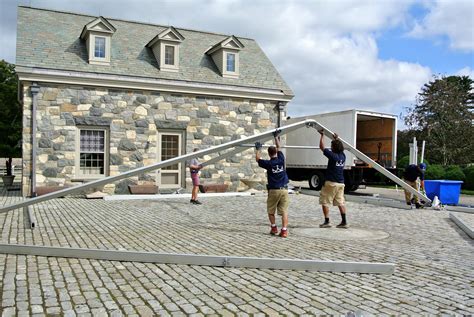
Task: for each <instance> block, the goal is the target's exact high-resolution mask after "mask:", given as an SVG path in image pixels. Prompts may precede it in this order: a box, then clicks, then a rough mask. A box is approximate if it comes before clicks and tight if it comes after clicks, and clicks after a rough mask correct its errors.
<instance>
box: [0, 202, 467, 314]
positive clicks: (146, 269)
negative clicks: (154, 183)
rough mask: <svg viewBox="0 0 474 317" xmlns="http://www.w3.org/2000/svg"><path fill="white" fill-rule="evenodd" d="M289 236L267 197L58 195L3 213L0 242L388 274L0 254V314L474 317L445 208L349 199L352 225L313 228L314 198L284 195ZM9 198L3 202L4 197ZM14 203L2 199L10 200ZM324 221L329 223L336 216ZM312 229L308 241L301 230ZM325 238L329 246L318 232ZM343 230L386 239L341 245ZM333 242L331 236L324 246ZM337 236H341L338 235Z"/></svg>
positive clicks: (463, 254) (462, 239)
mask: <svg viewBox="0 0 474 317" xmlns="http://www.w3.org/2000/svg"><path fill="white" fill-rule="evenodd" d="M290 198H291V205H290V226H289V230H290V231H289V232H290V235H289V237H288V238H287V239H282V238H278V237H272V236H270V235H268V231H269V227H268V224H267V220H266V213H265V199H266V198H265V196H264V195H261V196H258V195H257V196H251V197H225V198H222V197H221V198H203V199H202V201H203V203H204V204H203V205H201V206H197V205H191V204H189V200H159V201H136V200H134V201H120V202H117V201H103V200H86V199H81V198H62V199H55V200H52V201H49V202H44V203H42V204H40V205H37V206H34V207H33V209H34V211H35V215H36V220H37V225H38V227H37V228H35V229H34V230H30V229H25V224H24V219H23V211H20V210H15V211H11V212H8V213H4V214H0V225H1V242H2V243H18V244H33V245H45V246H63V247H81V248H99V249H110V250H136V251H154V252H167V253H190V254H210V255H228V256H255V257H273V258H298V259H318V260H344V261H370V262H390V263H395V264H396V269H395V273H394V274H393V275H375V274H355V273H345V274H343V273H319V272H305V271H289V270H268V269H267V270H259V269H239V268H216V267H204V266H201V267H200V266H189V265H164V264H158V265H157V264H150V263H138V262H116V261H98V260H86V259H66V258H54V257H39V256H38V257H37V256H14V255H3V254H2V255H0V275H1V276H2V278H1V279H0V305H1V307H0V308H1V310H2V315H3V316H14V315H15V316H23V315H34V316H44V315H65V316H75V315H78V316H90V315H94V316H96V315H97V316H100V315H104V316H105V315H112V316H122V315H127V316H128V315H136V316H152V315H164V316H168V315H172V316H184V315H193V316H202V315H224V316H231V315H239V316H246V315H262V316H263V315H305V314H306V315H322V314H325V315H327V314H346V313H348V312H350V311H351V312H355V313H363V314H364V315H392V314H406V315H420V314H458V315H472V314H474V242H473V240H472V239H470V238H469V237H468V236H467V235H466V234H465V233H464V232H463V231H461V230H460V229H459V228H458V227H457V226H456V225H455V224H454V223H453V222H452V221H451V220H449V217H448V212H446V211H432V210H400V209H394V208H387V207H381V206H373V205H368V204H358V203H348V204H347V207H348V219H349V222H350V224H351V228H352V229H348V230H344V229H336V228H331V229H319V228H317V226H318V224H319V223H320V222H321V218H322V216H321V211H320V207H319V206H318V205H317V198H316V197H312V196H307V195H291V196H290ZM7 199H8V202H6V200H7ZM13 200H14V198H12V197H9V198H5V199H4V200H3V204H5V203H7V204H8V203H11V202H12V201H13ZM331 212H332V214H331V215H332V221H333V223H335V224H336V223H338V221H339V216H338V215H337V213H336V210H334V208H333V210H332V211H331ZM311 228H314V230H315V231H318V233H319V234H317V235H315V236H314V237H313V236H311V235H308V234H299V232H300V233H301V232H303V231H305V232H307V231H308V229H311ZM321 230H327V231H326V232H328V234H327V238H325V236H324V231H321ZM351 230H367V231H374V232H375V231H377V232H384V233H385V235H382V236H381V238H380V236H379V237H378V238H377V239H365V240H364V239H361V240H359V239H347V240H344V239H343V237H344V235H347V236H348V237H349V236H350V234H349V233H350V232H351ZM334 234H337V235H338V236H339V239H331V238H330V237H331V236H333V235H334ZM341 237H342V238H341Z"/></svg>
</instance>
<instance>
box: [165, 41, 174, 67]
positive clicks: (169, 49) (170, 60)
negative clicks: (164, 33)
mask: <svg viewBox="0 0 474 317" xmlns="http://www.w3.org/2000/svg"><path fill="white" fill-rule="evenodd" d="M165 64H166V65H174V46H172V45H165Z"/></svg>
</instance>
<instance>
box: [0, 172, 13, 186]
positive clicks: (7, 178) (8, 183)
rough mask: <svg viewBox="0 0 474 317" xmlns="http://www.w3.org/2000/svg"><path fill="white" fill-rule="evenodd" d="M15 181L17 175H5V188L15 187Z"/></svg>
mask: <svg viewBox="0 0 474 317" xmlns="http://www.w3.org/2000/svg"><path fill="white" fill-rule="evenodd" d="M14 179H15V175H3V176H2V180H3V185H4V186H5V187H7V186H11V185H13V180H14Z"/></svg>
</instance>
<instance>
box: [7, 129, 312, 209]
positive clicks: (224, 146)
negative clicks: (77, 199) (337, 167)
mask: <svg viewBox="0 0 474 317" xmlns="http://www.w3.org/2000/svg"><path fill="white" fill-rule="evenodd" d="M312 121H314V120H312ZM305 124H306V121H301V122H296V123H293V124H289V125H287V126H284V127H280V128H278V130H279V131H280V134H281V135H283V134H286V133H288V132H291V131H294V130H297V129H299V128H301V127H304V126H305ZM275 131H276V129H272V130H269V131H266V132H263V133H260V134H256V135H252V136H249V137H245V138H242V139H239V140H234V141H230V142H227V143H224V144H221V145H217V146H214V147H211V148H209V149H204V150H199V151H196V152H192V153H189V154H185V155H181V156H178V157H174V158H171V159H169V160H166V161H162V162H159V163H155V164H152V165H148V166H144V167H140V168H136V169H133V170H130V171H128V172H125V173H122V174H119V175H114V176H108V177H105V178H102V179H98V180H94V181H91V182H89V183H86V184H82V185H79V186H74V187H69V188H65V189H62V190H59V191H56V192H52V193H49V194H46V195H42V196H38V197H34V198H30V199H26V200H24V201H22V202H19V203H16V204H12V205H9V206H4V207H2V208H0V213H4V212H7V211H10V210H13V209H17V208H22V207H26V206H31V205H34V204H37V203H40V202H44V201H47V200H51V199H53V198H58V197H63V196H65V195H70V194H74V193H80V192H82V191H84V190H86V189H89V188H94V187H100V186H103V185H106V184H109V183H113V182H116V181H118V180H121V179H124V178H128V177H132V176H136V175H140V174H144V173H148V172H151V171H154V170H156V169H160V168H163V167H167V166H170V165H174V164H176V163H179V162H183V161H186V160H189V159H192V158H195V157H201V156H204V155H206V154H211V153H215V152H219V151H223V150H226V149H229V148H233V147H235V146H237V145H240V144H245V143H252V142H256V141H261V140H268V139H271V138H273V133H274V132H275ZM242 151H244V149H242V150H241V152H242Z"/></svg>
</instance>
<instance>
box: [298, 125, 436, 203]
mask: <svg viewBox="0 0 474 317" xmlns="http://www.w3.org/2000/svg"><path fill="white" fill-rule="evenodd" d="M303 122H306V124H307V126H308V127H312V128H314V129H316V130H320V129H323V130H324V135H325V136H327V137H328V138H330V139H332V137H333V134H334V133H333V132H332V131H331V130H329V129H328V128H326V127H325V126H323V125H322V124H320V123H319V122H317V121H315V120H306V121H303ZM339 140H341V142H342V144H343V145H344V148H345V149H347V150H349V151H350V152H352V154H354V155H355V156H356V157H357V158H359V159H361V160H362V161H364V162H365V163H367V164H369V165H371V166H372V167H373V168H374V169H376V170H377V171H378V172H380V173H382V174H383V175H384V176H386V177H388V178H390V179H391V180H392V181H394V182H395V183H397V184H398V185H400V186H402V187H403V188H404V189H405V190H406V191H408V192H410V193H412V194H413V195H416V196H418V197H419V198H421V199H422V200H424V201H426V202H429V203H431V199H429V198H428V197H426V195H423V194H422V193H420V192H419V191H417V190H416V189H414V188H413V187H411V186H410V185H408V184H407V183H406V182H405V181H403V180H402V179H400V178H398V177H397V176H395V175H394V174H392V173H390V171H388V170H386V169H385V168H384V167H383V166H382V165H380V164H378V163H377V162H375V161H374V160H373V159H371V158H370V157H368V156H367V155H365V154H364V153H362V152H361V151H359V150H358V149H356V148H355V147H353V146H352V145H350V144H349V143H348V142H346V141H344V140H343V139H341V138H339Z"/></svg>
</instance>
